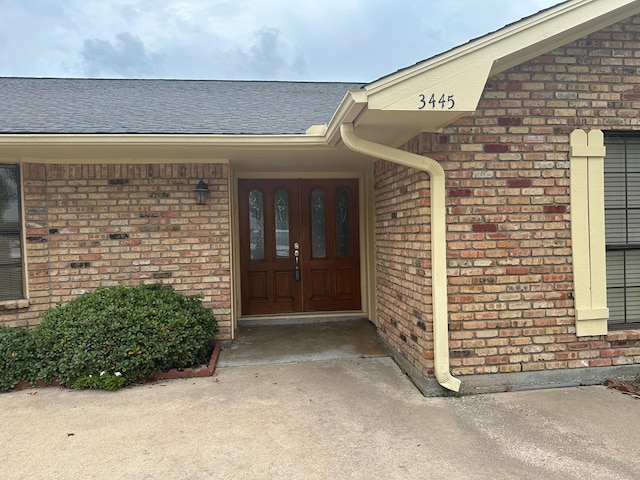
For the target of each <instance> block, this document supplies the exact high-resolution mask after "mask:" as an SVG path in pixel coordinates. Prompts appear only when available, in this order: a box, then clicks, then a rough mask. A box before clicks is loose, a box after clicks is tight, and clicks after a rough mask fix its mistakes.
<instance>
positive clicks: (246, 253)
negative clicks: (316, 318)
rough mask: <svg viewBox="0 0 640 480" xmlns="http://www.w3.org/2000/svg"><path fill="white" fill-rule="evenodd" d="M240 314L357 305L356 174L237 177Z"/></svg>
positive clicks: (357, 207) (331, 308)
mask: <svg viewBox="0 0 640 480" xmlns="http://www.w3.org/2000/svg"><path fill="white" fill-rule="evenodd" d="M238 195H239V202H238V206H239V220H240V221H239V226H240V249H241V254H240V262H241V275H240V277H241V298H242V315H265V314H276V313H296V312H321V311H338V310H360V308H361V305H360V249H359V246H360V234H359V218H358V212H359V206H358V199H359V195H358V180H357V179H282V180H276V179H268V180H265V179H243V180H239V182H238Z"/></svg>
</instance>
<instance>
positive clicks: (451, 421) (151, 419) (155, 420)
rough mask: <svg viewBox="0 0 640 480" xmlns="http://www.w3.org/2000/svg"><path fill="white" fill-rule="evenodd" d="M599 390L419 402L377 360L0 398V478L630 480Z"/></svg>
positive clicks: (617, 409) (625, 448)
mask: <svg viewBox="0 0 640 480" xmlns="http://www.w3.org/2000/svg"><path fill="white" fill-rule="evenodd" d="M639 420H640V401H638V400H636V399H634V398H632V397H630V396H627V395H624V394H622V393H619V392H616V391H612V390H607V389H605V388H604V387H584V388H571V389H558V390H545V391H531V392H513V393H503V394H492V395H483V396H474V397H464V398H425V397H423V396H422V395H421V394H420V393H419V392H418V391H417V390H416V389H415V387H414V386H413V385H412V384H411V382H410V381H409V380H408V379H407V377H406V376H404V375H403V374H402V372H401V371H400V370H399V369H398V367H397V366H396V365H395V364H394V363H393V362H392V360H391V359H389V358H387V357H376V358H361V359H338V360H321V361H311V362H297V363H278V364H267V365H249V366H239V367H224V368H218V370H217V371H216V373H215V375H214V376H213V377H209V378H201V379H187V380H171V381H166V382H159V383H155V384H148V385H142V386H135V387H132V388H127V389H124V390H121V391H118V392H115V393H114V392H103V391H75V390H66V389H61V388H45V389H37V390H36V389H34V390H25V391H19V392H11V393H4V394H0V439H1V442H2V444H1V450H0V465H2V467H1V470H0V471H1V473H0V477H1V478H3V479H24V478H34V479H48V478H51V479H75V478H78V479H80V478H81V479H125V478H126V479H209V478H219V479H227V478H228V479H275V478H278V479H279V478H282V479H285V478H286V479H343V478H344V479H369V478H372V479H373V478H382V479H414V478H415V479H430V478H433V479H439V478H447V479H497V478H499V479H536V480H539V479H571V478H580V479H582V478H589V479H590V478H598V479H637V478H640V455H638V445H640V429H639V428H638V421H639Z"/></svg>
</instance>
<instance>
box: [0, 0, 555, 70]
mask: <svg viewBox="0 0 640 480" xmlns="http://www.w3.org/2000/svg"><path fill="white" fill-rule="evenodd" d="M558 3H561V0H0V12H1V14H0V76H5V77H6V76H17V77H75V78H86V77H90V78H170V79H215V80H296V81H323V82H324V81H346V82H370V81H373V80H376V79H378V78H380V77H382V76H385V75H387V74H389V73H392V72H394V71H396V70H398V69H401V68H404V67H407V66H410V65H413V64H414V63H416V62H419V61H421V60H424V59H426V58H429V57H431V56H433V55H436V54H438V53H441V52H444V51H447V50H449V49H451V48H453V47H456V46H458V45H461V44H463V43H465V42H467V41H469V40H471V39H473V38H477V37H479V36H482V35H485V34H487V33H489V32H492V31H494V30H497V29H499V28H501V27H503V26H504V25H507V24H509V23H512V22H514V21H517V20H520V19H521V18H523V17H526V16H528V15H531V14H533V13H536V12H538V11H539V10H542V9H544V8H548V7H550V6H553V5H555V4H558Z"/></svg>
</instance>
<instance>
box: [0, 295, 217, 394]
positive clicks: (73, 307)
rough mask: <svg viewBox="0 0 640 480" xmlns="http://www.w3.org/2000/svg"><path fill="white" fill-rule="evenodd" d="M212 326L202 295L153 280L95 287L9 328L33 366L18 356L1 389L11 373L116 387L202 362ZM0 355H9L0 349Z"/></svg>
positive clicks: (208, 350) (81, 385)
mask: <svg viewBox="0 0 640 480" xmlns="http://www.w3.org/2000/svg"><path fill="white" fill-rule="evenodd" d="M216 329H217V322H216V320H215V318H214V317H213V314H212V313H211V311H210V310H208V309H207V308H205V307H203V306H202V298H201V297H200V296H183V295H181V294H179V293H177V292H175V291H174V290H173V289H171V288H163V287H161V286H158V285H141V286H135V287H124V286H116V287H110V288H98V289H96V290H95V291H93V292H91V293H87V294H85V295H83V296H81V297H78V298H76V299H74V300H71V301H70V302H68V303H66V304H64V305H58V306H57V307H55V308H52V309H50V310H48V311H46V312H44V313H43V315H42V322H41V323H40V324H39V325H38V326H37V327H36V328H35V329H34V330H32V331H31V332H30V333H28V331H27V333H24V332H23V333H14V334H12V335H13V336H15V338H16V339H17V340H15V341H18V342H20V341H22V342H24V345H25V347H24V351H25V354H24V355H22V354H20V359H22V358H23V357H24V359H25V361H27V359H28V358H31V357H29V356H28V355H27V353H26V352H37V358H31V361H30V365H31V366H30V367H29V368H31V370H29V369H28V368H26V367H23V366H20V365H22V364H19V363H16V364H15V367H14V368H12V370H11V371H9V370H7V372H6V377H7V380H5V379H4V378H3V379H2V380H0V382H2V383H0V388H12V386H13V385H11V386H8V385H9V384H10V383H11V382H13V380H11V379H13V378H16V376H17V377H21V376H25V375H26V377H27V378H22V377H21V378H18V380H27V381H33V380H34V379H36V378H38V379H42V380H45V381H47V382H50V381H51V380H53V379H57V380H58V381H59V382H60V384H61V385H66V386H69V387H75V388H103V389H107V390H116V389H118V388H120V387H122V386H124V385H127V384H130V383H132V382H134V381H137V380H141V379H145V378H148V377H151V376H152V375H153V374H154V373H156V372H158V371H165V370H169V369H171V368H178V369H181V368H187V367H192V366H194V365H200V364H202V363H206V362H207V361H208V356H209V355H210V353H211V349H212V347H213V345H212V344H211V338H212V336H213V333H214V332H215V331H216ZM12 335H7V338H13V337H12ZM0 348H2V347H0ZM7 348H8V347H7ZM8 350H11V349H10V348H8ZM8 350H7V351H8ZM13 350H16V349H15V348H13ZM0 354H1V355H2V358H7V357H6V355H7V354H6V353H4V350H0ZM27 363H29V361H27ZM25 369H26V370H25ZM14 370H15V374H14ZM4 376H5V372H3V371H1V370H0V377H4Z"/></svg>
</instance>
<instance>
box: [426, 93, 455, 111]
mask: <svg viewBox="0 0 640 480" xmlns="http://www.w3.org/2000/svg"><path fill="white" fill-rule="evenodd" d="M418 98H419V104H418V110H424V109H425V108H431V109H432V110H433V109H436V108H438V107H439V108H440V109H442V110H444V109H447V110H451V109H452V108H453V107H455V106H456V102H455V100H454V99H453V95H445V94H444V93H443V94H442V95H441V96H440V98H438V97H437V96H436V94H435V93H432V94H431V96H430V97H429V96H427V95H425V94H424V93H421V94H420V96H419V97H418Z"/></svg>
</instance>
